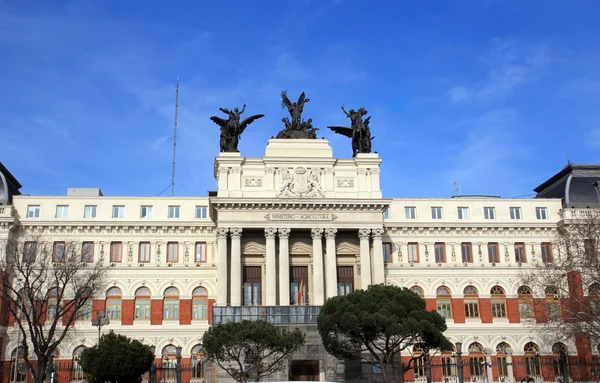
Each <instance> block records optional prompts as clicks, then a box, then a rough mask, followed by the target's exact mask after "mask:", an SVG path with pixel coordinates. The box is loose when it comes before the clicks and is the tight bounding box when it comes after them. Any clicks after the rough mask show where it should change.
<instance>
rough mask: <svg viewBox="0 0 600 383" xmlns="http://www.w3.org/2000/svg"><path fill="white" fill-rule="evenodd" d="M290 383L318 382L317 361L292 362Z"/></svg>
mask: <svg viewBox="0 0 600 383" xmlns="http://www.w3.org/2000/svg"><path fill="white" fill-rule="evenodd" d="M289 380H290V381H294V380H295V381H310V382H317V381H319V380H320V379H319V361H318V360H292V365H291V366H290V376H289Z"/></svg>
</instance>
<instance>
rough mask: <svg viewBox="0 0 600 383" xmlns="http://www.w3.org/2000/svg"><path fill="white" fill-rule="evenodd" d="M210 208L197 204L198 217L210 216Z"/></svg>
mask: <svg viewBox="0 0 600 383" xmlns="http://www.w3.org/2000/svg"><path fill="white" fill-rule="evenodd" d="M207 213H208V208H207V207H206V206H196V218H206V217H207V216H208V214H207Z"/></svg>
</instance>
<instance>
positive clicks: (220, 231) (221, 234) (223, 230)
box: [217, 227, 229, 238]
mask: <svg viewBox="0 0 600 383" xmlns="http://www.w3.org/2000/svg"><path fill="white" fill-rule="evenodd" d="M227 233H229V228H228V227H218V228H217V238H227Z"/></svg>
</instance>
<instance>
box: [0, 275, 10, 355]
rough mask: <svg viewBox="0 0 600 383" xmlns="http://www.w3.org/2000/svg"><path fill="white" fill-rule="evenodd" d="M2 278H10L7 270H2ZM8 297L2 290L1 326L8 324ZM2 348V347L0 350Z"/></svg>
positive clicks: (0, 306) (0, 304)
mask: <svg viewBox="0 0 600 383" xmlns="http://www.w3.org/2000/svg"><path fill="white" fill-rule="evenodd" d="M0 278H2V280H6V279H8V273H7V272H5V271H2V272H0ZM8 302H9V301H8V299H7V297H5V296H3V295H2V294H1V291H0V326H6V325H7V324H8V307H7V306H6V305H8ZM1 349H2V348H1V347H0V350H1Z"/></svg>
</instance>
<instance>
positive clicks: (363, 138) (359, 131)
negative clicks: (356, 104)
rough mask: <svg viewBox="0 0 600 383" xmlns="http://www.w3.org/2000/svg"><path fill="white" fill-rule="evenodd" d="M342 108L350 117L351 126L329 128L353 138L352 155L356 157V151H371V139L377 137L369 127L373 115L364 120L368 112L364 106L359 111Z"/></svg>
mask: <svg viewBox="0 0 600 383" xmlns="http://www.w3.org/2000/svg"><path fill="white" fill-rule="evenodd" d="M342 110H343V111H344V113H345V114H346V116H347V117H348V118H350V121H351V125H350V127H349V128H347V127H345V126H328V128H329V129H331V130H333V131H334V132H335V133H337V134H341V135H343V136H346V137H350V138H352V157H356V153H371V140H373V139H374V138H375V137H371V129H370V128H369V122H370V120H371V117H370V116H369V117H367V118H366V119H365V120H364V121H363V116H365V115H366V114H367V113H368V112H367V111H366V110H365V109H364V108H359V109H358V111H355V110H354V109H350V112H348V111H346V109H344V107H343V106H342Z"/></svg>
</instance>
